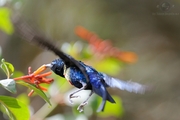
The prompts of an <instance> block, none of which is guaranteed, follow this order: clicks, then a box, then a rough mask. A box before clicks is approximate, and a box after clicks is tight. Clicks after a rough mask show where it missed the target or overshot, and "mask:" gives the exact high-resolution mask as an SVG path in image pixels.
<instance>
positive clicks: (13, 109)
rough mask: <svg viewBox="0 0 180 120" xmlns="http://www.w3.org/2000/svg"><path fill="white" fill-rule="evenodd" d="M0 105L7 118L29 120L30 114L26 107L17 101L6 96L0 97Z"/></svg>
mask: <svg viewBox="0 0 180 120" xmlns="http://www.w3.org/2000/svg"><path fill="white" fill-rule="evenodd" d="M0 103H1V104H2V105H3V106H4V107H5V109H6V111H7V113H9V114H8V116H9V117H10V118H11V119H15V120H29V119H30V114H29V113H30V112H29V109H28V106H26V105H24V104H23V103H21V102H20V101H19V100H18V99H16V98H13V97H8V96H0Z"/></svg>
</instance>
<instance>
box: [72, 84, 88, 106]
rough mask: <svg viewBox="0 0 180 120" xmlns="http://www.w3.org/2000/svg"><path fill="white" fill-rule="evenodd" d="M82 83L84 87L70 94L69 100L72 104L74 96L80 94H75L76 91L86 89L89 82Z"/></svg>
mask: <svg viewBox="0 0 180 120" xmlns="http://www.w3.org/2000/svg"><path fill="white" fill-rule="evenodd" d="M82 85H83V87H81V88H80V89H78V90H77V91H75V92H73V93H71V94H70V95H69V102H70V103H71V104H73V101H72V100H71V99H72V98H78V97H79V96H74V94H76V93H78V92H80V91H82V90H84V89H85V88H86V87H87V84H86V83H82Z"/></svg>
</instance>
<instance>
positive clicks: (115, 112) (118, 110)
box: [98, 96, 124, 118]
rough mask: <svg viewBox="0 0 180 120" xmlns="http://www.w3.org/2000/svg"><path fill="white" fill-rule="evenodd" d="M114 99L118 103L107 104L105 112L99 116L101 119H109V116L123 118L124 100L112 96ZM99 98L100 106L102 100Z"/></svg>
mask: <svg viewBox="0 0 180 120" xmlns="http://www.w3.org/2000/svg"><path fill="white" fill-rule="evenodd" d="M112 97H113V99H114V100H115V101H116V103H115V104H113V103H110V102H108V101H107V102H106V106H105V109H104V111H103V112H99V113H98V116H99V117H108V116H114V117H117V118H118V117H122V116H123V114H124V108H123V105H122V100H121V99H120V97H118V96H112ZM99 98H100V97H98V103H99V105H100V103H101V100H102V99H101V98H100V99H99Z"/></svg>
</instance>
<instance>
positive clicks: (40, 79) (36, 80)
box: [14, 65, 54, 96]
mask: <svg viewBox="0 0 180 120" xmlns="http://www.w3.org/2000/svg"><path fill="white" fill-rule="evenodd" d="M45 69H46V66H45V65H42V66H41V67H39V68H38V69H37V70H36V71H34V72H33V73H31V67H29V68H28V75H25V76H21V77H17V78H14V80H23V81H24V82H27V83H30V84H34V85H35V86H36V87H37V88H38V89H41V90H43V91H47V89H46V88H44V87H42V86H40V85H39V84H41V83H46V84H50V83H52V82H53V81H54V80H53V79H52V78H46V77H47V76H49V75H51V73H52V72H46V73H43V74H40V73H41V72H43V71H44V70H45ZM33 93H34V90H31V92H30V93H29V94H28V96H31V95H32V94H33Z"/></svg>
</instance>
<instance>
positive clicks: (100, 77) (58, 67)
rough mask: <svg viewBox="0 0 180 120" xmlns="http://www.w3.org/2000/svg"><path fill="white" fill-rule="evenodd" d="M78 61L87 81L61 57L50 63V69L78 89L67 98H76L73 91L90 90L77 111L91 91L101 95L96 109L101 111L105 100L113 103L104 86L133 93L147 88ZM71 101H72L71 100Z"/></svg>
mask: <svg viewBox="0 0 180 120" xmlns="http://www.w3.org/2000/svg"><path fill="white" fill-rule="evenodd" d="M79 63H80V64H81V65H82V66H83V67H84V68H85V70H86V71H85V72H86V73H87V75H88V77H89V80H90V81H89V82H86V78H85V76H84V74H83V73H82V72H81V71H80V70H79V69H78V68H77V67H75V66H71V67H69V66H66V65H65V64H64V62H63V61H62V60H61V59H56V60H54V61H53V62H52V63H51V70H52V71H54V72H55V73H56V74H57V75H60V76H61V77H65V78H66V79H67V80H68V81H69V82H70V83H71V84H72V85H74V86H75V87H77V88H80V89H79V90H77V91H75V92H74V93H72V94H71V95H70V96H69V98H70V101H71V98H76V97H77V96H74V94H75V93H77V92H79V91H81V90H91V93H90V95H89V97H88V98H87V100H85V101H84V102H83V103H82V104H80V106H79V107H78V110H79V111H83V107H84V105H86V104H87V101H88V99H89V98H90V96H91V95H92V94H93V93H96V94H97V95H99V96H100V97H102V99H103V101H102V103H101V105H100V107H99V109H98V111H103V110H104V106H105V104H106V100H108V101H109V102H111V103H115V101H114V99H113V98H112V97H111V96H110V94H109V93H108V91H107V90H106V87H116V88H119V89H121V90H127V91H129V92H135V93H144V92H145V91H146V90H147V86H145V85H141V84H139V83H135V82H131V81H127V82H126V81H122V80H119V79H116V78H113V77H110V76H108V75H106V74H104V73H101V72H98V71H96V70H95V69H94V68H92V67H91V66H88V65H86V64H84V63H83V62H80V61H79ZM71 102H72V101H71Z"/></svg>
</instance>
